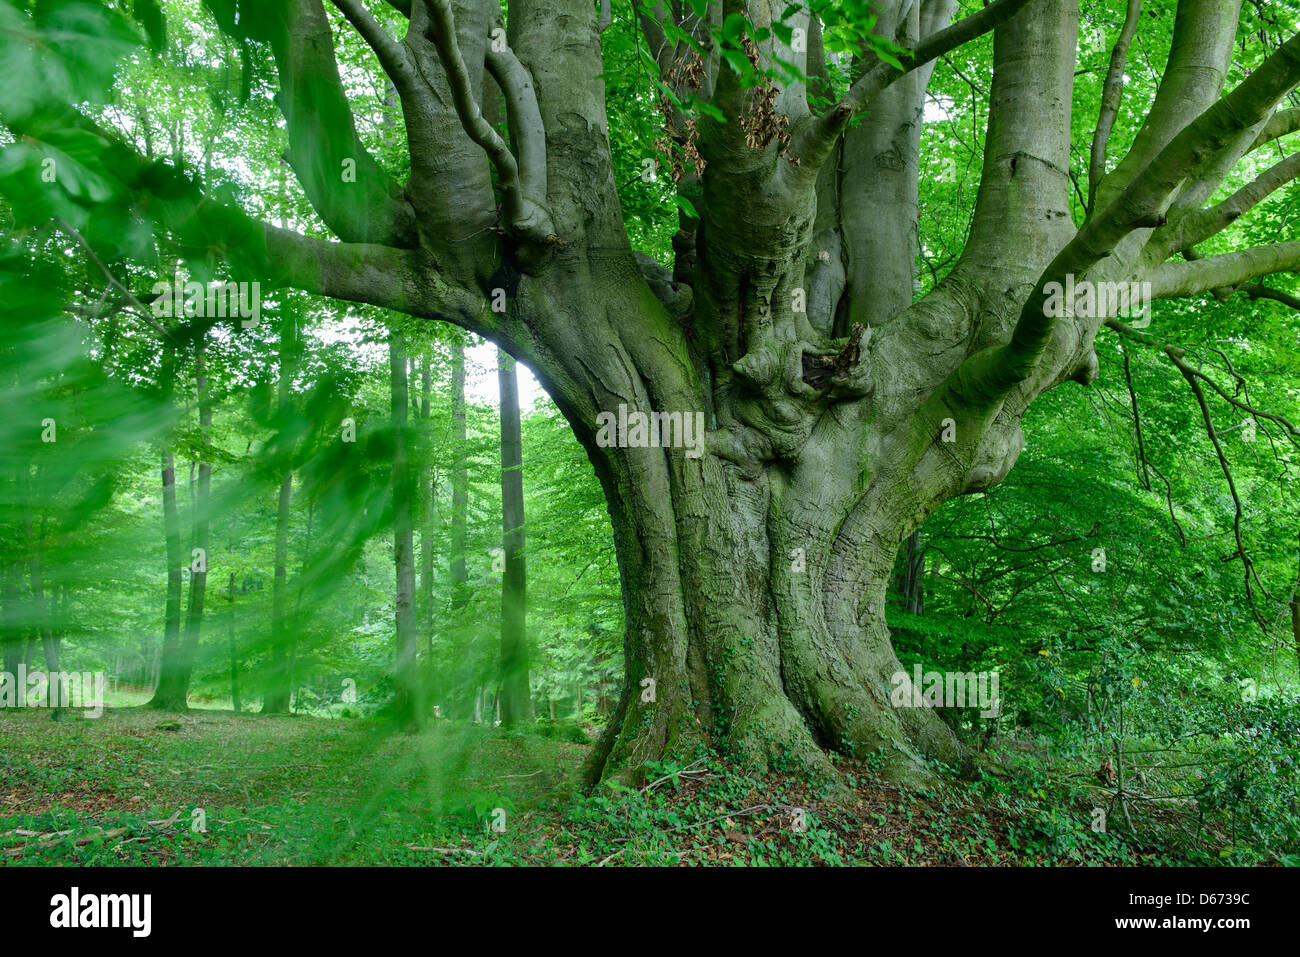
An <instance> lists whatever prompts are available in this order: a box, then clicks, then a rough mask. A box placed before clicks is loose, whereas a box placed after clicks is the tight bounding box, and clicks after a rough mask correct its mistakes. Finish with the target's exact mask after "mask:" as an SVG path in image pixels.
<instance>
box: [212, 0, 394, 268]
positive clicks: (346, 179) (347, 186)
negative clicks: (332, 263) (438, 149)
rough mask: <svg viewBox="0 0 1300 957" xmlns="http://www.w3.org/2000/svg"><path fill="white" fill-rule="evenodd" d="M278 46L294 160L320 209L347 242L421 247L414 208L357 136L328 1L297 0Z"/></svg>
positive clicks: (277, 38) (283, 105)
mask: <svg viewBox="0 0 1300 957" xmlns="http://www.w3.org/2000/svg"><path fill="white" fill-rule="evenodd" d="M232 28H233V25H232ZM272 49H273V51H274V53H275V62H276V67H277V70H278V72H279V75H280V92H279V93H277V94H276V102H277V103H278V104H279V106H280V110H281V111H282V112H283V113H284V117H285V122H286V124H287V126H288V132H289V148H288V151H287V153H286V158H287V159H288V161H289V164H290V165H291V166H292V167H293V170H294V172H295V173H296V174H297V177H298V180H299V181H300V182H301V183H302V187H303V190H304V191H305V192H306V193H307V198H308V199H309V200H310V201H311V204H312V206H313V207H314V208H315V209H316V211H317V212H318V213H319V214H320V216H321V218H322V219H323V220H324V221H325V224H326V225H327V226H329V227H330V229H331V230H333V231H334V233H335V234H336V235H337V236H338V237H339V238H340V239H343V240H344V241H346V242H379V243H386V244H388V245H392V246H402V247H408V248H409V247H413V246H414V245H415V243H416V240H415V213H414V210H412V209H411V207H410V205H409V204H408V203H407V202H406V200H405V199H404V198H403V196H402V193H401V189H400V188H399V187H398V185H397V184H396V183H395V182H393V180H392V179H391V178H390V177H389V176H388V175H387V174H386V173H385V172H384V171H383V170H382V169H381V168H380V167H379V164H377V163H376V162H375V160H374V158H373V157H372V156H371V155H370V154H369V153H368V152H367V151H366V149H365V147H364V146H363V145H362V143H361V140H360V138H359V137H358V136H357V131H356V124H355V122H354V120H353V116H352V109H351V106H350V105H349V103H348V99H347V94H346V92H345V91H344V89H343V84H342V81H341V80H340V79H339V71H338V63H337V61H336V60H335V58H334V37H333V35H332V33H331V31H330V25H329V21H328V20H327V19H326V17H325V10H324V7H322V6H321V0H294V2H292V3H291V4H290V7H289V11H288V18H287V22H286V23H285V24H284V26H283V28H282V29H281V30H279V31H278V32H276V33H275V34H274V36H273V38H272Z"/></svg>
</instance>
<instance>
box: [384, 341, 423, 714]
mask: <svg viewBox="0 0 1300 957" xmlns="http://www.w3.org/2000/svg"><path fill="white" fill-rule="evenodd" d="M388 360H389V371H390V377H389V378H390V386H391V395H392V416H393V473H392V480H393V557H394V563H395V565H396V572H397V596H396V606H397V610H396V615H397V620H396V633H395V636H394V640H395V647H394V649H393V687H394V691H395V694H396V698H395V701H394V708H395V711H396V715H397V719H398V722H399V723H400V724H401V725H402V726H403V727H406V728H418V727H419V726H420V725H421V724H422V723H423V720H424V714H423V710H424V708H423V701H422V700H421V698H422V696H421V694H420V674H419V665H418V661H417V649H418V643H419V635H418V632H417V629H416V622H415V607H414V601H413V600H414V597H415V547H414V535H413V528H412V522H411V505H412V499H413V498H414V494H413V486H414V484H415V483H414V482H413V481H412V478H413V476H412V474H411V462H410V454H409V449H408V441H409V436H408V435H407V417H408V413H409V403H410V400H409V398H408V391H409V390H408V382H407V365H406V351H405V343H404V341H403V339H402V337H401V336H400V335H399V334H398V333H392V334H391V335H390V336H389V339H388Z"/></svg>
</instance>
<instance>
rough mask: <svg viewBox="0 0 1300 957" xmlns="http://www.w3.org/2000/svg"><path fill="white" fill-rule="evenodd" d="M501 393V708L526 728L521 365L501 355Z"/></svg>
mask: <svg viewBox="0 0 1300 957" xmlns="http://www.w3.org/2000/svg"><path fill="white" fill-rule="evenodd" d="M497 382H498V383H499V385H500V390H501V544H502V547H503V548H504V550H505V573H504V575H503V576H502V579H501V657H500V682H501V693H500V698H499V701H500V704H501V716H502V721H503V722H504V723H505V724H506V725H508V726H513V725H516V724H523V723H525V722H527V721H528V720H529V719H530V718H531V717H532V697H531V695H530V693H529V690H528V632H527V622H526V614H527V577H526V572H525V567H524V467H523V433H522V430H521V427H520V422H519V380H518V376H517V373H516V370H515V360H514V359H513V358H511V357H510V356H509V355H508V354H506V353H505V352H501V351H499V350H498V352H497Z"/></svg>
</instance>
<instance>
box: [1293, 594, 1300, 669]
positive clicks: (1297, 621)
mask: <svg viewBox="0 0 1300 957" xmlns="http://www.w3.org/2000/svg"><path fill="white" fill-rule="evenodd" d="M1291 640H1292V643H1293V644H1294V645H1295V654H1296V661H1297V663H1300V571H1297V573H1296V583H1295V588H1294V589H1293V590H1292V592H1291Z"/></svg>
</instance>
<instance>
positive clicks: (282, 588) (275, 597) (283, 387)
mask: <svg viewBox="0 0 1300 957" xmlns="http://www.w3.org/2000/svg"><path fill="white" fill-rule="evenodd" d="M297 338H298V337H297V329H296V326H295V323H294V318H293V316H292V315H291V314H290V313H288V312H287V311H286V313H285V315H284V318H283V320H282V322H281V324H280V383H279V403H280V408H281V410H287V409H288V407H289V387H290V384H291V383H292V380H293V370H294V366H295V363H294V361H293V359H294V357H295V356H296V355H297V348H298V342H297ZM292 504H293V469H292V468H289V469H286V470H285V473H284V475H283V476H282V477H281V479H280V496H279V500H278V503H277V506H276V512H275V570H274V575H273V577H272V582H271V655H270V674H269V675H268V676H267V680H268V687H267V691H266V694H265V696H264V697H263V699H262V714H287V713H288V712H289V708H290V705H291V703H292V700H293V630H292V629H291V628H290V627H289V624H288V607H287V602H288V578H289V516H290V507H291V505H292Z"/></svg>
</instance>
